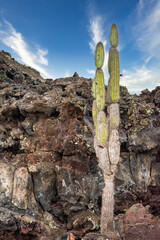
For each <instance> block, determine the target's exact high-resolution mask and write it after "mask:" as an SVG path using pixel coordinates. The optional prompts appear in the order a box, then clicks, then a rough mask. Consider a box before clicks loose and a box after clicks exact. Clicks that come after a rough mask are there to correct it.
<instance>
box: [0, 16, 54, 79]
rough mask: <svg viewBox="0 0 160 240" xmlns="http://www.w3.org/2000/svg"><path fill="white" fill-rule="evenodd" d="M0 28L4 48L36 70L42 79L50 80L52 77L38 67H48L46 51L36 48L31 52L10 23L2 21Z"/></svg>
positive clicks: (0, 37)
mask: <svg viewBox="0 0 160 240" xmlns="http://www.w3.org/2000/svg"><path fill="white" fill-rule="evenodd" d="M2 26H3V30H2V29H1V30H0V40H1V41H2V42H3V43H4V44H5V45H6V46H8V47H9V48H11V49H12V50H14V52H15V53H16V54H17V55H18V56H19V57H20V60H21V61H22V62H23V63H25V64H26V65H29V66H31V67H33V68H35V69H36V70H38V71H39V72H40V73H41V74H42V76H43V77H46V78H52V76H51V75H50V74H48V73H47V71H46V70H45V69H44V68H43V67H42V66H40V64H42V65H48V60H47V58H46V55H47V54H48V50H47V49H41V48H40V47H39V46H37V47H36V48H37V49H36V51H34V52H33V51H31V50H30V48H29V46H28V44H27V43H26V41H25V40H24V37H23V36H22V34H21V33H19V32H17V31H16V29H15V28H14V27H13V26H12V24H11V23H9V22H8V21H6V20H4V21H3V23H2ZM2 26H0V27H2Z"/></svg>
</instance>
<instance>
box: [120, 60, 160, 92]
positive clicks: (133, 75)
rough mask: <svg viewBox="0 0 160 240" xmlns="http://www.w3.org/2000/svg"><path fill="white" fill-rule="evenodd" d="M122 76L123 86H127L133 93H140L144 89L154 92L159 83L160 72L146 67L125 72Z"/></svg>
mask: <svg viewBox="0 0 160 240" xmlns="http://www.w3.org/2000/svg"><path fill="white" fill-rule="evenodd" d="M122 74H123V77H122V79H121V85H122V86H126V87H127V88H128V90H129V91H130V92H131V93H140V92H141V90H143V89H144V88H148V89H149V90H152V89H153V88H155V87H156V86H157V83H158V81H159V71H157V70H156V69H153V68H147V67H146V66H145V65H143V66H142V67H134V68H132V69H131V70H123V71H122Z"/></svg>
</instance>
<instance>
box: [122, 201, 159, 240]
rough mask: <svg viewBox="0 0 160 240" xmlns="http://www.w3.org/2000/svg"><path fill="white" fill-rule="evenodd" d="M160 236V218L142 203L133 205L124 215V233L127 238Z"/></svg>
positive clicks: (146, 239)
mask: <svg viewBox="0 0 160 240" xmlns="http://www.w3.org/2000/svg"><path fill="white" fill-rule="evenodd" d="M159 236H160V219H159V218H156V217H154V216H153V215H151V214H149V213H148V211H147V207H146V208H145V207H143V205H142V204H136V205H133V206H132V207H131V208H130V209H128V210H127V212H126V213H125V216H124V233H123V237H124V239H126V240H133V239H136V240H140V239H141V240H158V239H159Z"/></svg>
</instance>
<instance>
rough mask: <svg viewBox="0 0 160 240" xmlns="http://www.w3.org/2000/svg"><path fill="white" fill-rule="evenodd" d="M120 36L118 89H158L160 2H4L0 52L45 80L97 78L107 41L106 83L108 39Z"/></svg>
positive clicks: (1, 3)
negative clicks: (98, 56) (98, 55)
mask: <svg viewBox="0 0 160 240" xmlns="http://www.w3.org/2000/svg"><path fill="white" fill-rule="evenodd" d="M112 23H116V24H117V28H118V33H119V45H118V51H119V59H120V73H122V74H123V76H122V77H121V78H120V84H121V85H122V86H126V87H127V88H128V90H129V92H130V93H137V94H139V93H140V92H141V91H142V90H143V89H146V88H147V89H149V90H153V89H154V88H155V87H156V86H159V85H160V0H0V50H4V51H7V52H9V53H11V55H12V57H13V58H15V60H16V61H18V62H20V63H22V64H26V65H27V66H31V67H33V68H35V69H37V70H38V71H39V72H40V74H41V75H42V76H43V77H44V78H52V79H56V78H60V77H69V76H73V74H74V72H77V73H78V75H79V76H82V77H86V78H94V75H95V70H96V67H95V63H94V51H95V47H96V44H97V43H98V42H99V41H101V42H103V45H104V49H105V61H104V65H103V71H104V75H105V83H106V85H107V83H108V78H109V75H108V68H107V65H108V64H107V62H108V51H109V48H110V43H109V34H110V28H111V25H112Z"/></svg>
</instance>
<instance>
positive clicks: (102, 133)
mask: <svg viewBox="0 0 160 240" xmlns="http://www.w3.org/2000/svg"><path fill="white" fill-rule="evenodd" d="M96 136H97V142H98V144H99V146H102V147H105V146H106V143H107V139H108V124H107V118H106V115H105V113H104V111H100V112H98V115H97V125H96Z"/></svg>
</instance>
